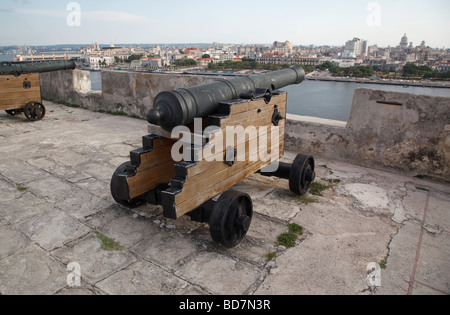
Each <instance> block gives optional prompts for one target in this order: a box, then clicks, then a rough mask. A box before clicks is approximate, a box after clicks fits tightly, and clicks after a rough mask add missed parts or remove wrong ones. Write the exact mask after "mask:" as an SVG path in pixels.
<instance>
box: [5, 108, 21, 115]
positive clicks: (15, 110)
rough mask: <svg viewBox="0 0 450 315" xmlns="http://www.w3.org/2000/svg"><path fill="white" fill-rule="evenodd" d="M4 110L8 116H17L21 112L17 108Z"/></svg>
mask: <svg viewBox="0 0 450 315" xmlns="http://www.w3.org/2000/svg"><path fill="white" fill-rule="evenodd" d="M5 112H6V113H7V114H8V115H10V116H17V115H19V114H20V113H22V111H21V110H19V109H9V110H5Z"/></svg>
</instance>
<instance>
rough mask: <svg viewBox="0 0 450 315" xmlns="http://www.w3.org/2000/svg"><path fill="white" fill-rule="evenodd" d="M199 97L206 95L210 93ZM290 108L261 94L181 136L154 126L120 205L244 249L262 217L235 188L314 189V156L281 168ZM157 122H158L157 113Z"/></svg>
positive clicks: (119, 176) (276, 95)
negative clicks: (149, 210) (186, 221)
mask: <svg viewBox="0 0 450 315" xmlns="http://www.w3.org/2000/svg"><path fill="white" fill-rule="evenodd" d="M300 69H301V68H300ZM301 72H303V70H301ZM285 73H287V72H285ZM278 74H279V73H278ZM278 74H277V75H278ZM288 76H289V75H288ZM292 77H293V76H292ZM301 80H303V78H301ZM301 80H300V82H301ZM230 81H231V80H230ZM285 82H287V83H288V84H295V83H299V82H297V79H293V82H292V81H290V80H288V81H285ZM289 82H291V83H289ZM203 87H204V86H203ZM192 89H196V90H197V91H200V90H202V86H198V87H194V88H191V91H192ZM186 90H188V89H186ZM206 90H207V89H206ZM206 90H205V91H206ZM201 97H202V98H204V97H206V96H205V95H202V96H201ZM194 99H195V97H194ZM286 105H287V93H286V92H281V91H278V90H272V89H271V88H268V89H266V88H264V87H263V88H262V89H261V88H258V87H257V89H255V90H254V91H253V92H251V91H248V92H247V93H241V95H240V96H239V97H238V98H237V99H230V100H227V101H221V102H219V103H218V104H217V105H215V110H214V112H213V113H209V114H207V115H204V116H201V117H197V118H198V119H196V120H195V122H194V124H192V125H190V126H189V128H187V127H185V128H180V130H179V132H178V131H177V132H170V131H167V129H172V127H171V128H167V127H168V126H169V125H170V124H166V126H155V125H150V126H149V131H150V132H151V134H150V135H147V136H144V137H143V148H141V149H137V150H134V151H132V152H131V153H130V161H129V162H127V163H124V164H122V165H121V166H120V167H119V168H118V169H117V170H116V172H115V173H114V175H113V176H112V179H111V193H112V196H113V198H114V200H115V201H116V202H117V203H119V204H121V205H123V206H126V207H130V208H133V207H137V206H139V205H141V204H143V203H151V204H154V205H160V206H162V208H163V214H164V216H165V217H166V218H169V219H178V218H180V217H182V216H184V215H188V216H190V217H191V219H192V220H194V221H199V222H207V223H208V224H209V226H210V232H211V237H212V239H213V240H214V241H216V242H218V243H220V244H222V245H224V246H225V247H229V248H232V247H235V246H237V245H238V244H239V243H240V242H241V241H242V240H243V239H244V238H245V236H246V234H247V232H248V230H249V228H250V225H251V221H252V217H253V212H254V211H253V202H252V199H251V197H250V196H249V195H248V194H246V193H242V192H238V191H236V190H234V189H233V186H234V185H236V184H237V183H239V182H241V181H242V180H244V179H246V178H247V177H249V176H251V175H252V174H254V173H257V172H261V174H262V175H265V176H279V177H282V178H286V179H288V180H289V184H290V188H291V190H292V191H293V192H295V193H297V194H306V192H307V191H308V189H309V186H310V184H311V183H312V182H313V181H314V178H315V163H314V158H313V157H312V156H309V155H302V154H299V155H298V157H297V158H296V159H295V161H294V163H293V164H286V163H279V160H280V158H281V157H282V156H283V155H284V149H285V147H284V137H285V127H286V114H287V113H286ZM150 115H155V117H156V116H158V114H155V111H153V113H151V114H150ZM160 125H162V124H160ZM199 126H200V127H199ZM174 131H176V130H174ZM178 155H181V156H182V157H183V160H182V161H179V160H180V157H179V156H178ZM278 164H279V167H276V166H277V165H278ZM274 171H275V172H274Z"/></svg>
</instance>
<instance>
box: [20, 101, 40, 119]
mask: <svg viewBox="0 0 450 315" xmlns="http://www.w3.org/2000/svg"><path fill="white" fill-rule="evenodd" d="M24 113H25V116H26V117H27V119H28V120H29V121H38V120H41V119H42V118H44V116H45V106H44V105H42V104H41V103H39V102H29V103H28V104H27V105H26V106H25V108H24Z"/></svg>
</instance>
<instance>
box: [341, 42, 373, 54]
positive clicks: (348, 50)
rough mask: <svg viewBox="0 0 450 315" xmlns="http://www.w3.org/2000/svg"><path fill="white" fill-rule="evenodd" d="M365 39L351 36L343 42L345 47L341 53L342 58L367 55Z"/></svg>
mask: <svg viewBox="0 0 450 315" xmlns="http://www.w3.org/2000/svg"><path fill="white" fill-rule="evenodd" d="M367 49H368V46H367V41H366V40H362V39H359V38H353V40H350V41H348V42H346V43H345V49H344V52H343V53H342V57H343V58H356V57H360V56H367Z"/></svg>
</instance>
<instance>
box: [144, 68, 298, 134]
mask: <svg viewBox="0 0 450 315" xmlns="http://www.w3.org/2000/svg"><path fill="white" fill-rule="evenodd" d="M304 79H305V72H304V70H303V68H302V67H300V66H292V67H291V68H289V69H286V70H280V71H274V72H270V73H264V74H259V75H252V76H248V77H242V78H235V79H231V80H219V81H216V82H212V83H209V84H204V85H200V86H196V87H191V88H187V89H178V90H175V91H164V92H162V93H160V94H158V95H157V96H156V99H155V102H154V108H153V109H150V110H149V111H148V113H147V120H148V122H149V123H150V124H154V125H159V126H161V127H162V128H163V129H165V130H172V128H174V127H176V126H180V125H184V126H188V125H190V124H191V123H193V122H194V118H196V117H208V115H210V114H213V113H215V112H216V111H217V109H218V106H219V104H220V103H222V102H229V101H231V100H235V99H239V98H255V97H256V95H259V96H260V95H261V94H264V96H265V97H269V95H270V91H274V90H278V89H281V88H283V87H285V86H288V85H292V84H300V83H301V82H302V81H303V80H304Z"/></svg>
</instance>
